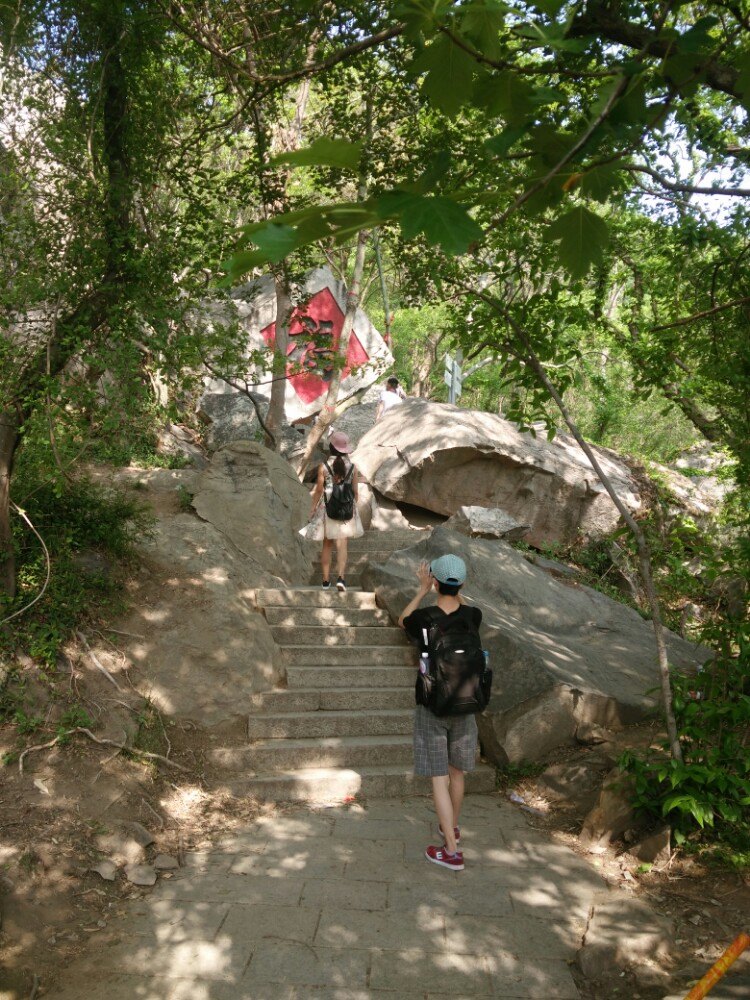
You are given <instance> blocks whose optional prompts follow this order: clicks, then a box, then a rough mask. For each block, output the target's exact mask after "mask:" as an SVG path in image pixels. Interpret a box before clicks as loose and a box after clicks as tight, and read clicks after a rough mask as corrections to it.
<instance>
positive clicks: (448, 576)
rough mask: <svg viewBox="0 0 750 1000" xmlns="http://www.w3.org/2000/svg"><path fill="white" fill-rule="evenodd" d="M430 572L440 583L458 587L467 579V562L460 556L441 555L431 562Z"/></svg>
mask: <svg viewBox="0 0 750 1000" xmlns="http://www.w3.org/2000/svg"><path fill="white" fill-rule="evenodd" d="M430 573H432V575H433V576H434V577H435V579H436V580H439V581H440V583H447V584H450V585H451V586H453V587H457V586H460V585H461V584H462V583H464V581H465V580H466V563H465V562H464V561H463V559H460V558H459V557H458V556H452V555H447V556H440V558H439V559H434V560H433V561H432V562H431V563H430Z"/></svg>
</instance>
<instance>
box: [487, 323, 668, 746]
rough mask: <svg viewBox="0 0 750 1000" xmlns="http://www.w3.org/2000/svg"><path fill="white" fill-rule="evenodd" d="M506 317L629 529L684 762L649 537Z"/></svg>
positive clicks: (527, 342) (526, 342)
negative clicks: (636, 550) (673, 705)
mask: <svg viewBox="0 0 750 1000" xmlns="http://www.w3.org/2000/svg"><path fill="white" fill-rule="evenodd" d="M505 317H506V319H507V320H508V322H509V323H510V326H511V328H512V329H513V332H514V334H515V338H516V340H517V341H518V342H519V345H520V347H521V348H522V357H523V358H524V360H525V362H526V364H528V365H529V367H530V368H531V369H532V371H533V372H534V374H535V375H536V377H537V379H538V380H539V382H541V384H542V385H543V386H544V388H545V389H546V390H547V392H548V393H549V394H550V396H551V397H552V399H553V400H554V401H555V403H556V404H557V407H558V409H559V410H560V413H561V414H562V418H563V420H564V421H565V423H566V425H567V427H568V430H569V431H570V433H571V434H572V435H573V437H574V438H575V439H576V441H577V442H578V445H579V446H580V448H581V449H582V451H583V453H584V454H585V455H586V458H588V460H589V462H590V463H591V466H592V468H593V470H594V472H595V473H596V474H597V476H598V477H599V479H600V481H601V483H602V485H603V486H604V488H605V490H606V491H607V493H608V494H609V496H610V498H611V500H612V503H614V505H615V507H616V508H617V510H618V511H619V512H620V514H621V516H622V519H623V520H624V521H625V523H626V524H627V526H628V528H629V529H630V532H631V534H632V535H633V538H634V539H635V543H636V546H637V549H638V562H639V565H640V569H641V579H642V580H643V586H644V589H645V591H646V600H647V602H648V606H649V610H650V612H651V622H652V624H653V627H654V638H655V640H656V652H657V657H658V661H659V675H660V681H661V694H662V704H663V707H664V716H665V720H666V723H667V734H668V736H669V744H670V748H671V752H672V757H673V758H674V759H675V760H678V761H680V762H682V759H683V758H682V746H681V745H680V739H679V736H678V733H677V721H676V719H675V716H674V709H673V707H672V684H671V681H670V677H669V660H668V657H667V644H666V639H665V635H664V623H663V621H662V617H661V606H660V604H659V598H658V596H657V593H656V587H655V585H654V577H653V572H652V569H651V550H650V548H649V545H648V542H647V541H646V536H645V535H644V534H643V532H642V531H641V529H640V527H639V525H638V523H637V522H636V520H635V518H634V517H633V516H632V514H631V513H630V511H629V510H628V508H627V507H626V506H625V504H624V503H623V502H622V500H621V499H620V496H619V494H618V493H617V490H616V489H615V488H614V486H613V485H612V482H611V481H610V479H609V477H608V476H607V474H606V473H605V472H604V470H603V469H602V467H601V465H600V464H599V461H598V459H597V457H596V455H595V453H594V450H593V449H592V448H591V446H590V445H589V443H588V442H587V441H586V440H585V438H584V437H583V435H582V434H581V432H580V430H579V429H578V425H577V424H576V423H575V421H574V420H573V418H572V416H571V415H570V413H569V412H568V408H567V407H566V406H565V403H564V402H563V399H562V396H561V395H560V393H559V392H558V391H557V389H556V388H555V386H554V385H553V383H552V382H551V381H550V379H549V376H548V375H547V372H546V371H545V370H544V366H543V365H542V363H541V361H540V360H539V358H538V357H537V355H536V354H535V353H534V350H533V348H532V346H531V342H530V340H529V338H528V337H527V336H526V333H525V332H524V331H523V330H522V329H521V327H520V326H519V325H518V324H517V323H516V322H515V320H514V319H513V318H512V317H511V316H510V315H509V314H508V313H505Z"/></svg>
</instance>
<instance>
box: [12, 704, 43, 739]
mask: <svg viewBox="0 0 750 1000" xmlns="http://www.w3.org/2000/svg"><path fill="white" fill-rule="evenodd" d="M13 721H14V722H15V724H16V727H17V729H18V732H19V734H20V735H21V736H28V735H29V734H30V733H35V732H36V731H37V729H40V728H41V727H42V726H43V725H44V716H42V715H27V714H26V712H24V710H23V709H22V708H19V709H17V710H16V712H15V715H14V719H13Z"/></svg>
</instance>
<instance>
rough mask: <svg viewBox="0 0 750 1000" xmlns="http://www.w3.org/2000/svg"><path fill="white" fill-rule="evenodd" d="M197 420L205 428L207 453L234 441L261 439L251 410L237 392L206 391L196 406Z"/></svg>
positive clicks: (247, 402)
mask: <svg viewBox="0 0 750 1000" xmlns="http://www.w3.org/2000/svg"><path fill="white" fill-rule="evenodd" d="M198 417H199V419H200V420H201V421H202V422H203V423H204V424H205V425H206V430H205V433H204V438H205V441H206V447H207V448H208V450H209V451H217V450H218V449H219V448H223V447H224V446H225V445H227V444H233V443H234V442H235V441H254V440H256V439H257V438H259V437H262V431H261V427H260V423H259V422H258V417H257V414H256V412H255V407H254V406H253V404H252V402H251V401H250V400H249V399H248V398H247V396H242V395H241V394H240V393H239V392H236V391H232V392H206V393H204V394H203V396H202V397H201V401H200V404H199V406H198Z"/></svg>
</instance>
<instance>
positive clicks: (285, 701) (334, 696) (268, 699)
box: [253, 667, 414, 713]
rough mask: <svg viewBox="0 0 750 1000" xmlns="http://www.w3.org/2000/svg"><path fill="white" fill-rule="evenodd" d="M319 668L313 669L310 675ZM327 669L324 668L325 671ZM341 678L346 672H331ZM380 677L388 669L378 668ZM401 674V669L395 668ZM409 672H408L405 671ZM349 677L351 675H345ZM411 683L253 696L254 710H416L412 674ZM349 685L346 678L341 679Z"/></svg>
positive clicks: (301, 690)
mask: <svg viewBox="0 0 750 1000" xmlns="http://www.w3.org/2000/svg"><path fill="white" fill-rule="evenodd" d="M316 669H318V668H316V667H311V668H309V669H308V670H307V673H310V671H312V670H316ZM322 669H325V668H322ZM331 669H335V670H338V671H340V672H341V673H342V674H343V673H344V672H345V669H346V668H342V667H336V668H331ZM375 669H377V670H380V672H381V673H383V672H384V671H387V670H388V668H375ZM395 669H396V671H398V672H400V671H401V670H402V669H405V668H402V667H396V668H395ZM406 669H408V668H406ZM346 673H347V675H348V673H349V672H348V671H346ZM408 678H409V679H408V683H407V684H406V685H404V686H403V687H392V688H351V689H350V688H343V689H342V690H336V689H332V688H325V687H320V688H296V689H289V688H285V689H283V690H277V691H264V692H263V693H262V694H256V695H254V696H253V706H254V708H255V709H256V711H262V712H273V713H278V712H354V711H358V710H362V709H366V710H371V709H372V710H378V709H381V710H385V709H395V708H409V709H411V708H414V690H413V686H414V685H413V681H414V673H413V671H411V670H410V672H409V675H408ZM340 679H341V681H342V683H346V679H345V678H344V677H341V678H340Z"/></svg>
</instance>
